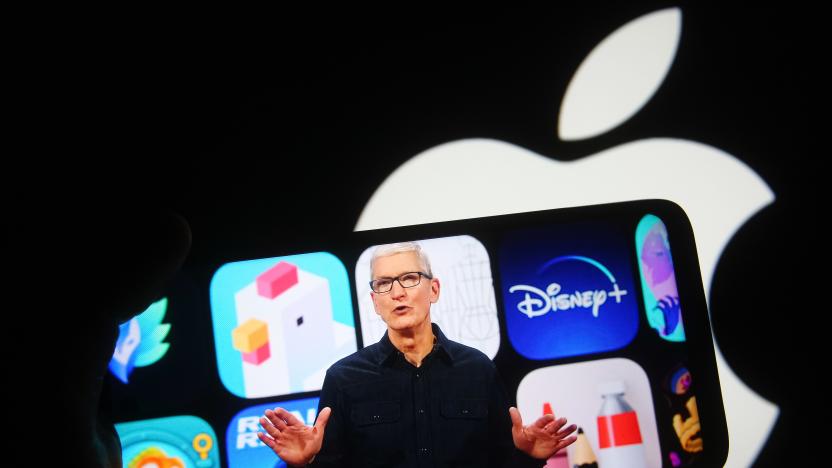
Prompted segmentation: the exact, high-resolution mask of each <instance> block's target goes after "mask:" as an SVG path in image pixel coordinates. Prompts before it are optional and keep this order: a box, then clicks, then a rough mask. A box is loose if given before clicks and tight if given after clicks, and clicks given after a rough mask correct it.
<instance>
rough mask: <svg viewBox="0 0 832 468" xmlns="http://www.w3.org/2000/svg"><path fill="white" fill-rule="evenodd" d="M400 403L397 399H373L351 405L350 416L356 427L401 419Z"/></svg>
mask: <svg viewBox="0 0 832 468" xmlns="http://www.w3.org/2000/svg"><path fill="white" fill-rule="evenodd" d="M401 411H402V405H401V403H399V402H398V401H374V402H369V403H359V404H356V405H354V406H353V407H352V412H351V413H350V418H351V419H352V423H353V424H355V425H356V427H364V426H370V425H373V424H389V423H395V422H398V421H399V419H401Z"/></svg>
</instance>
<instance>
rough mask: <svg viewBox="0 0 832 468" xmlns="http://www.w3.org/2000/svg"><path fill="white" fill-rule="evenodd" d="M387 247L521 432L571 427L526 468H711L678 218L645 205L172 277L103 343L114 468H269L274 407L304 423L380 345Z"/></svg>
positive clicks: (421, 233)
mask: <svg viewBox="0 0 832 468" xmlns="http://www.w3.org/2000/svg"><path fill="white" fill-rule="evenodd" d="M391 244H404V245H406V246H407V245H412V244H416V245H418V246H419V248H420V249H421V251H422V252H423V253H424V257H425V259H426V262H425V267H424V268H425V269H428V270H430V271H429V272H427V271H426V272H421V273H423V274H425V275H428V276H429V277H431V278H435V279H437V280H438V284H439V285H440V286H441V288H440V291H441V293H440V295H439V299H438V300H437V301H436V303H434V304H433V305H432V306H431V309H430V318H431V320H432V322H433V323H435V324H437V325H438V326H439V327H440V329H441V330H442V332H443V333H444V334H445V336H446V337H447V338H449V339H450V340H452V341H456V342H459V343H462V344H464V345H467V346H470V347H473V348H476V349H478V350H479V351H481V352H482V353H484V354H485V355H486V356H487V357H488V358H490V359H491V360H493V362H494V363H495V365H496V367H497V370H498V372H499V374H500V376H501V378H502V380H503V383H504V386H505V389H506V391H507V392H508V394H509V398H510V400H512V403H513V404H516V406H517V408H518V409H519V410H520V413H521V414H522V416H523V420H524V421H526V422H527V423H528V422H530V421H534V420H535V419H537V418H538V417H540V416H542V415H544V414H547V413H551V414H554V415H555V416H556V417H565V418H567V420H568V421H569V422H570V423H574V424H576V425H578V427H579V428H580V429H579V431H578V440H577V441H576V443H574V444H572V445H571V446H569V447H568V448H567V449H565V450H562V451H561V452H559V453H557V454H555V455H554V456H553V457H552V458H551V459H549V460H546V461H543V460H541V466H544V465H545V466H547V467H555V466H592V465H591V464H592V463H597V466H601V467H606V466H634V467H635V466H649V467H660V466H715V465H720V466H721V465H722V464H724V462H725V459H726V457H727V451H728V438H727V437H728V436H727V429H726V423H725V415H724V410H723V406H722V400H721V396H720V387H719V381H718V376H717V370H716V363H715V358H714V348H713V341H712V338H711V329H710V325H709V320H708V310H707V305H706V301H705V296H704V292H703V287H702V279H701V276H700V273H699V265H698V263H697V256H696V247H695V240H694V238H693V232H692V229H691V227H690V224H689V221H688V219H687V217H686V216H685V214H684V212H683V211H682V210H681V208H679V207H678V206H677V205H675V204H673V203H671V202H667V201H661V200H645V201H635V202H626V203H616V204H608V205H596V206H587V207H577V208H568V209H559V210H547V211H539V212H531V213H522V214H512V215H505V216H495V217H486V218H476V219H469V220H461V221H451V222H443V223H434V224H425V225H414V226H407V227H399V228H391V229H379V230H372V231H362V232H355V233H349V234H347V235H339V236H337V238H336V237H334V236H332V237H327V236H325V235H324V234H322V235H321V236H320V237H319V238H317V239H299V240H298V241H297V243H296V245H292V246H285V245H284V246H276V248H275V250H274V251H272V252H249V251H248V250H247V249H245V247H244V246H241V249H240V252H223V253H221V254H218V255H216V261H215V262H214V263H211V264H204V265H194V264H189V265H188V266H187V267H186V268H185V269H184V270H183V271H182V272H181V273H180V275H179V277H178V278H177V279H176V281H175V282H174V283H173V285H172V286H171V288H170V289H169V291H168V293H167V294H166V295H165V297H163V298H161V299H160V300H159V301H158V302H156V303H154V304H153V305H152V306H151V307H150V308H149V309H148V310H147V311H145V312H144V313H142V314H140V315H139V316H137V317H136V318H134V319H132V320H130V321H129V322H127V323H125V324H123V325H122V326H121V328H120V336H119V340H118V344H117V346H116V350H115V352H114V355H113V359H112V361H111V363H110V373H109V376H108V378H107V379H108V383H107V387H108V392H109V397H110V400H111V401H112V404H113V414H114V417H115V418H116V420H117V421H118V423H117V424H116V428H117V430H118V432H119V436H120V437H121V440H122V445H123V454H124V464H125V466H128V464H130V463H134V464H137V466H141V463H145V462H147V460H151V461H153V460H168V461H169V462H170V463H174V464H173V465H170V466H228V467H242V466H246V467H248V466H264V467H265V466H275V464H276V463H278V462H279V460H278V458H277V457H276V456H275V455H274V453H273V452H272V451H271V450H270V449H269V448H268V447H266V446H264V445H263V444H262V443H261V442H260V441H259V440H258V438H257V436H256V432H257V431H258V430H260V428H259V423H258V419H259V417H260V416H261V415H262V414H263V412H264V411H265V409H267V408H274V407H276V406H281V407H284V408H286V409H288V410H289V411H291V412H292V413H293V414H295V415H296V416H297V417H298V418H299V419H301V420H302V421H304V422H305V423H307V424H313V423H314V420H315V417H316V415H317V411H318V397H319V395H320V390H321V386H322V383H323V379H324V375H325V373H326V370H327V369H328V367H329V366H330V365H332V364H333V363H334V362H336V361H338V360H339V359H341V358H343V357H346V356H348V355H350V354H352V353H354V352H356V351H357V350H358V349H360V348H362V347H364V346H368V345H370V344H373V343H375V342H377V341H378V340H379V339H380V338H381V337H382V336H383V335H384V333H385V331H386V330H387V327H386V324H385V322H384V321H382V319H381V318H380V317H379V315H378V314H377V313H376V311H375V309H374V306H373V300H372V298H371V292H372V289H371V285H370V281H371V279H373V278H371V265H372V258H373V255H374V253H375V252H376V251H377V249H378V248H379V247H383V248H385V247H384V246H387V247H386V248H388V249H389V246H390V245H391ZM418 277H419V275H415V276H414V277H413V278H410V277H406V278H402V277H399V278H397V279H392V281H396V280H398V281H400V284H402V285H404V284H405V283H402V281H419V279H418ZM176 463H179V464H178V465H177V464H176ZM131 466H132V465H131Z"/></svg>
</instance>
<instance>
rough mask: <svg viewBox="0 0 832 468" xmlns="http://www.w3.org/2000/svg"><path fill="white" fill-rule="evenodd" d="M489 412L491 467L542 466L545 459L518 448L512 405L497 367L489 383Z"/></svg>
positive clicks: (544, 463) (534, 467)
mask: <svg viewBox="0 0 832 468" xmlns="http://www.w3.org/2000/svg"><path fill="white" fill-rule="evenodd" d="M488 405H489V408H488V414H489V418H490V421H489V424H490V426H491V427H490V432H491V434H490V438H491V441H492V443H491V444H490V452H491V453H490V454H489V461H490V463H489V468H541V467H543V466H544V465H546V461H545V460H538V459H536V458H533V457H531V456H529V455H527V454H526V453H524V452H522V451H520V450H518V449H517V447H515V446H514V438H513V437H512V435H511V415H510V414H509V412H508V409H509V408H510V407H511V404H510V401H509V399H508V395H507V393H506V389H505V386H504V385H503V381H502V379H501V378H500V375H499V373H498V372H497V368H496V367H495V368H494V377H493V379H492V382H491V384H490V385H489V402H488Z"/></svg>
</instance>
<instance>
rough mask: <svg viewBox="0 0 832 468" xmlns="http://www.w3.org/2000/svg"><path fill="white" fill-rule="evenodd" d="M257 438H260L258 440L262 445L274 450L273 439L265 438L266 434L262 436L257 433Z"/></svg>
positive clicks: (260, 433)
mask: <svg viewBox="0 0 832 468" xmlns="http://www.w3.org/2000/svg"><path fill="white" fill-rule="evenodd" d="M257 437H258V438H260V440H262V441H263V443H264V444H266V445H268V446H269V448H271V449H273V448H274V439H272V438H271V437H269V436H267V435H266V434H263V433H262V432H258V433H257Z"/></svg>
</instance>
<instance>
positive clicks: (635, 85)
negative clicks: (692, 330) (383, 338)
mask: <svg viewBox="0 0 832 468" xmlns="http://www.w3.org/2000/svg"><path fill="white" fill-rule="evenodd" d="M681 19H682V13H681V10H679V9H678V8H670V9H665V10H660V11H656V12H653V13H650V14H647V15H644V16H642V17H640V18H637V19H636V20H633V21H631V22H630V23H627V24H625V25H624V26H622V27H621V28H619V29H618V30H616V31H615V32H613V33H612V34H611V35H609V36H608V37H607V38H606V39H604V40H603V41H602V42H601V43H600V44H599V45H598V46H596V48H595V49H594V50H593V51H592V52H591V53H590V55H589V56H587V58H586V59H585V60H584V62H583V63H582V64H581V66H580V67H579V68H578V71H577V72H576V73H575V75H574V76H573V78H572V81H571V82H570V84H569V87H568V89H567V91H566V94H565V97H564V99H563V104H562V105H561V111H560V119H559V122H560V127H559V129H558V133H559V136H560V137H561V139H563V140H576V139H583V138H589V137H593V136H597V135H599V134H601V133H604V132H606V131H608V130H610V129H611V128H614V127H616V126H618V125H620V124H621V123H623V122H624V121H626V120H627V119H628V118H630V117H631V116H632V115H634V114H635V113H636V112H638V110H639V109H640V108H641V107H642V106H644V104H646V103H647V102H648V101H649V99H650V98H651V97H652V95H653V94H654V93H655V91H656V90H657V89H658V88H659V86H660V85H661V83H662V81H663V80H664V78H665V76H666V74H667V71H668V70H669V69H670V66H671V64H672V63H673V59H674V57H675V55H676V47H677V45H678V43H679V37H680V35H681ZM426 181H428V184H429V190H423V191H422V192H421V197H423V198H424V199H425V201H426V202H427V203H420V204H418V205H412V206H409V207H408V209H407V210H400V209H398V206H397V200H398V198H397V196H396V193H397V189H396V188H397V187H402V186H406V187H413V186H422V185H424V184H425V182H426ZM644 198H664V199H668V200H672V201H674V202H676V203H677V204H679V205H680V206H681V207H682V208H684V210H685V212H686V213H687V214H688V216H689V217H690V221H691V223H692V225H693V228H694V231H695V234H696V243H697V246H696V247H697V249H698V251H699V257H700V258H699V263H700V265H701V268H702V280H703V282H704V285H705V289H706V295H709V290H710V284H711V278H712V275H713V272H714V269H715V267H716V264H717V260H718V259H719V257H720V255H721V253H722V250H723V249H724V248H725V246H726V244H727V243H728V241H729V240H730V239H731V237H732V236H733V235H734V233H735V232H736V231H737V230H738V229H739V227H740V226H742V225H743V223H745V222H746V221H747V220H748V219H749V218H750V217H751V216H753V215H754V214H755V213H756V212H758V211H759V210H761V209H762V208H764V207H765V206H767V205H768V204H770V203H772V202H773V201H774V194H773V193H772V191H771V189H770V188H769V187H768V185H766V183H765V181H763V180H762V179H761V178H760V176H759V175H757V174H756V173H755V172H754V171H752V170H751V169H750V168H749V167H748V166H746V165H745V164H744V163H742V162H741V161H739V160H738V159H737V158H735V157H733V156H731V155H730V154H728V153H725V152H724V151H721V150H719V149H717V148H714V147H711V146H708V145H705V144H702V143H698V142H694V141H687V140H680V139H672V138H649V139H644V140H638V141H632V142H628V143H625V144H622V145H619V146H616V147H613V148H609V149H606V150H604V151H602V152H600V153H598V154H595V155H591V156H588V157H585V158H582V159H579V160H577V161H573V162H559V161H555V160H553V159H551V158H548V157H544V156H541V155H538V154H535V153H533V152H531V151H528V150H526V149H524V148H521V147H518V146H515V145H513V144H510V143H506V142H502V141H497V140H488V139H468V140H459V141H453V142H449V143H445V144H442V145H439V146H436V147H434V148H431V149H429V150H427V151H424V152H422V153H420V154H417V155H416V156H414V157H413V158H411V159H410V160H409V161H407V162H405V163H404V164H402V165H401V166H400V167H399V168H398V169H396V170H395V171H394V172H393V173H392V174H391V175H390V176H389V177H388V178H387V179H386V180H385V181H384V182H383V183H382V184H381V186H380V187H379V188H378V189H377V190H376V191H375V193H374V194H373V196H372V197H371V198H370V200H369V201H368V202H367V206H366V207H365V208H364V211H363V212H362V213H361V216H360V217H359V219H358V223H357V225H356V227H355V229H356V230H364V229H375V228H384V227H392V226H402V225H407V224H419V223H430V222H438V221H448V220H454V219H464V218H472V217H479V216H492V215H500V214H508V213H518V212H524V211H534V210H542V209H552V208H562V207H568V206H579V205H589V204H597V203H610V202H616V201H624V200H635V199H644ZM714 346H716V343H714ZM716 356H717V366H718V369H719V375H720V383H721V386H722V396H723V400H724V403H725V411H726V417H727V422H728V432H729V437H730V451H729V454H728V459H727V462H726V466H730V467H740V466H749V465H751V464H752V462H753V461H754V459H755V458H756V456H757V454H758V453H759V452H760V450H761V449H762V447H763V445H764V443H765V441H766V438H767V436H768V434H769V432H770V431H771V428H772V426H773V425H774V422H775V421H776V419H777V416H778V414H779V409H778V408H777V406H775V405H774V404H772V403H771V402H769V401H767V400H765V399H763V398H762V397H760V396H759V395H757V394H756V393H754V392H753V391H752V390H751V389H750V388H748V387H747V386H746V385H745V384H744V383H743V382H741V381H740V380H739V378H738V377H737V375H736V374H735V373H734V372H733V371H732V370H731V368H730V367H729V366H728V364H727V363H726V361H725V359H724V358H723V356H722V353H721V352H720V351H719V348H718V347H717V348H716Z"/></svg>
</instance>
